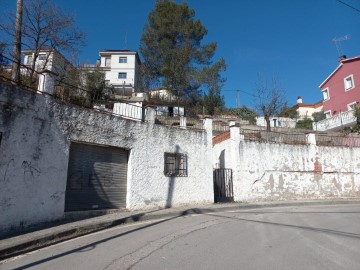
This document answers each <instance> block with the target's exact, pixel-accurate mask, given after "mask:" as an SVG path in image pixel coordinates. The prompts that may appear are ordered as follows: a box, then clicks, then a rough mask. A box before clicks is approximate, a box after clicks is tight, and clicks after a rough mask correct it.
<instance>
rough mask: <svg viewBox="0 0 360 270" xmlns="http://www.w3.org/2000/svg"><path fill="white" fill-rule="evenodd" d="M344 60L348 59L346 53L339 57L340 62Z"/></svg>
mask: <svg viewBox="0 0 360 270" xmlns="http://www.w3.org/2000/svg"><path fill="white" fill-rule="evenodd" d="M344 60H346V55H342V56H340V57H339V63H341V62H342V61H344Z"/></svg>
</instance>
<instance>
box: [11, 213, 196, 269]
mask: <svg viewBox="0 0 360 270" xmlns="http://www.w3.org/2000/svg"><path fill="white" fill-rule="evenodd" d="M156 211H159V210H155V211H151V212H156ZM194 213H195V214H201V213H202V211H201V210H200V209H197V208H192V209H187V210H185V211H183V212H181V213H180V214H179V215H177V216H175V217H171V218H167V219H164V220H160V221H157V222H154V223H151V224H147V225H145V226H142V227H140V228H136V229H133V230H130V231H127V232H123V233H120V234H117V235H114V236H111V237H108V238H105V239H102V240H99V241H96V242H93V243H91V244H88V245H85V246H82V247H79V248H76V249H72V250H69V251H67V252H63V253H61V254H58V255H55V256H51V257H48V258H45V259H42V260H39V261H36V262H32V263H29V264H26V265H23V266H21V267H18V268H14V270H22V269H28V268H30V267H34V266H36V265H39V264H42V263H45V262H48V261H52V260H56V259H58V258H61V257H64V256H67V255H69V254H72V253H75V252H85V251H89V250H92V249H94V248H96V246H97V245H99V244H102V243H105V242H108V241H111V240H113V239H116V238H119V237H122V236H124V235H127V234H130V233H134V232H137V231H140V230H143V229H147V228H150V227H153V226H156V225H158V224H161V223H164V222H167V221H170V220H173V219H176V218H179V217H182V216H186V215H191V214H194ZM142 215H144V214H139V215H135V216H132V219H133V220H138V219H139V218H137V217H136V216H138V217H140V216H142Z"/></svg>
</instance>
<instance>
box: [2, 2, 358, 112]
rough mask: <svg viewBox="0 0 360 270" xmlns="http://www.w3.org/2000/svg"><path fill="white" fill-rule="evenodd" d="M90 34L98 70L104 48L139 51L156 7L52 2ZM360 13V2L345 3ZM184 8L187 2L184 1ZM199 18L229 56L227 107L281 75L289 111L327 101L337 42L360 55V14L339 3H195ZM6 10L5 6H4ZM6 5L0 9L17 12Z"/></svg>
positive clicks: (88, 50) (90, 54) (246, 101)
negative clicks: (261, 78)
mask: <svg viewBox="0 0 360 270" xmlns="http://www.w3.org/2000/svg"><path fill="white" fill-rule="evenodd" d="M53 1H54V2H56V3H57V4H58V5H59V6H61V7H62V8H63V9H64V10H66V11H68V12H69V13H72V14H75V16H76V23H77V25H78V26H79V28H81V29H82V30H83V31H84V32H85V33H86V34H87V46H86V47H85V48H83V50H82V52H81V54H80V55H79V61H80V63H95V61H96V59H97V58H98V51H99V50H100V49H131V50H138V48H139V41H140V37H141V33H142V30H143V27H144V25H145V23H146V22H147V15H148V13H149V12H150V11H151V10H152V9H153V7H154V4H155V0H131V1H129V0H102V1H98V0H76V1H75V0H73V1H69V0H53ZM341 1H342V2H344V3H347V4H349V5H351V6H353V7H355V8H357V9H358V10H360V1H359V0H341ZM177 2H181V1H177ZM187 3H188V4H189V6H190V7H191V8H194V9H195V12H196V18H198V19H200V20H201V21H202V23H203V24H204V25H205V27H206V28H207V29H208V35H207V36H206V38H205V39H204V42H209V41H217V43H218V49H217V52H216V55H215V58H214V60H217V59H219V58H220V57H224V58H225V61H226V63H227V66H228V67H227V70H226V72H224V73H223V76H224V77H225V78H226V79H227V81H226V84H225V86H224V88H223V90H224V91H223V94H224V96H225V101H226V105H227V106H228V107H236V104H237V103H236V91H235V90H240V91H241V92H240V104H241V105H247V106H250V107H251V106H252V105H253V102H252V100H253V97H252V96H251V95H249V94H248V93H253V92H254V91H255V85H256V81H257V74H258V73H259V72H260V73H262V74H265V75H266V76H267V77H268V78H270V77H271V76H273V75H275V76H276V77H277V80H278V83H279V84H280V85H281V86H282V87H283V88H284V89H285V90H286V97H287V100H288V103H289V105H293V104H295V103H296V98H297V96H302V98H303V101H304V103H314V102H316V101H318V100H320V99H321V98H322V95H321V91H320V90H319V88H318V86H319V85H320V83H321V82H322V81H323V80H324V79H325V78H326V77H327V76H328V75H329V74H330V73H331V72H332V71H333V70H334V69H335V68H336V67H337V65H338V51H337V49H336V46H335V45H334V44H333V43H332V42H331V41H332V39H333V38H334V37H342V36H345V35H348V34H350V35H351V39H349V40H346V41H343V42H342V43H341V47H342V50H343V52H344V54H346V55H347V56H348V57H353V56H358V55H360V12H359V11H356V10H354V9H352V8H350V7H348V6H346V5H344V4H342V3H340V2H339V1H337V0H222V1H218V0H206V1H205V0H188V1H187ZM1 5H2V7H1ZM15 5H16V1H15V0H0V10H1V9H3V10H9V9H11V8H15Z"/></svg>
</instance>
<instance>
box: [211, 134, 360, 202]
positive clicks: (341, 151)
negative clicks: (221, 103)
mask: <svg viewBox="0 0 360 270" xmlns="http://www.w3.org/2000/svg"><path fill="white" fill-rule="evenodd" d="M230 130H231V138H230V139H228V140H226V141H223V142H221V143H219V144H218V145H215V146H214V151H213V157H214V161H213V163H214V164H216V163H217V162H218V161H217V160H220V159H221V158H220V157H221V156H224V157H223V159H224V160H225V167H226V168H232V169H233V177H234V197H235V200H236V201H259V200H267V201H269V200H290V199H319V198H335V197H357V198H358V197H360V163H359V162H358V160H360V149H359V148H346V147H323V146H316V145H314V136H313V135H310V137H309V138H310V139H311V140H309V142H312V144H310V145H288V144H277V143H259V142H249V141H244V140H243V138H242V137H241V136H240V135H238V134H239V128H237V127H231V128H230Z"/></svg>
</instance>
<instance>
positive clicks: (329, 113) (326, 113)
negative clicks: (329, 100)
mask: <svg viewBox="0 0 360 270" xmlns="http://www.w3.org/2000/svg"><path fill="white" fill-rule="evenodd" d="M324 114H325V118H326V119H328V118H331V111H326V112H324Z"/></svg>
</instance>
